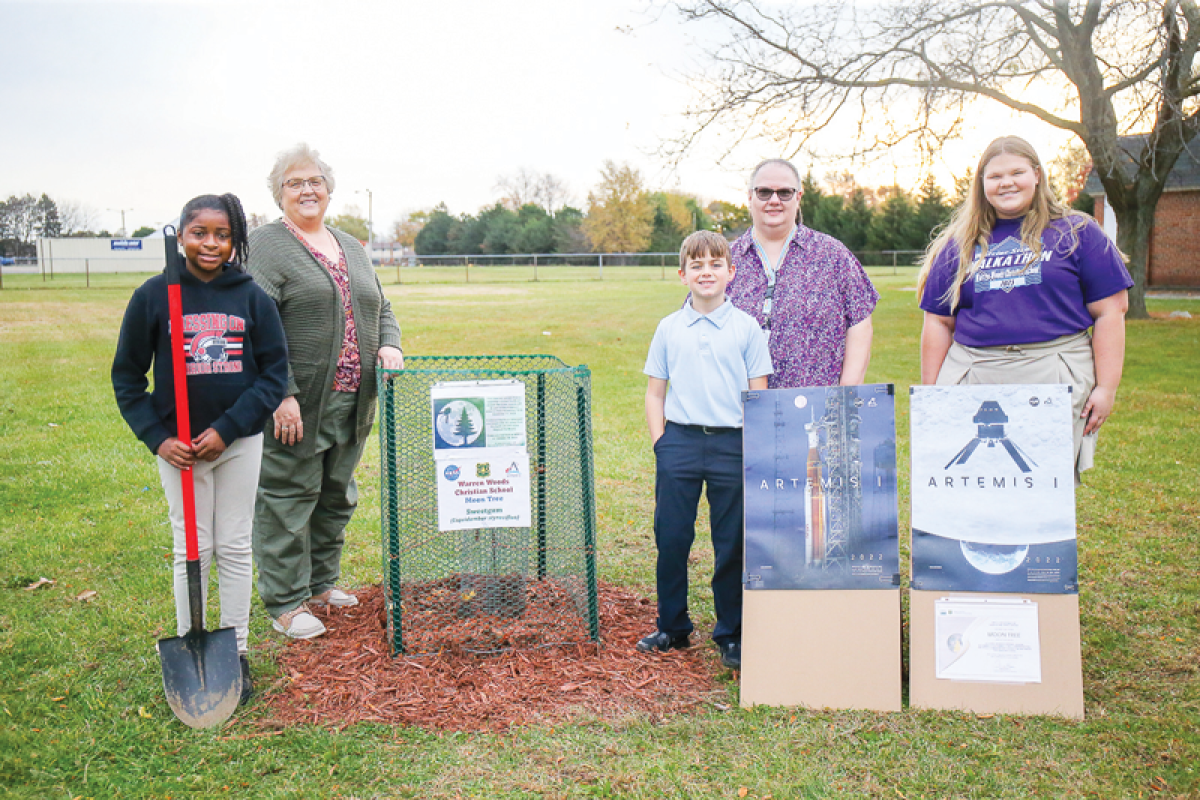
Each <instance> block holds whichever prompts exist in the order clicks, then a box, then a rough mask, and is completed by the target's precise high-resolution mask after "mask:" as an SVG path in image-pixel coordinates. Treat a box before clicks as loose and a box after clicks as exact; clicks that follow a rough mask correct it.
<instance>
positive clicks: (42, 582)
mask: <svg viewBox="0 0 1200 800" xmlns="http://www.w3.org/2000/svg"><path fill="white" fill-rule="evenodd" d="M53 585H54V581H52V580H50V579H49V578H38V579H37V580H36V581H34V582H33V583H31V584H29V585H28V586H26V587H25V591H27V592H32V591H34V590H35V589H40V588H42V587H43V586H53Z"/></svg>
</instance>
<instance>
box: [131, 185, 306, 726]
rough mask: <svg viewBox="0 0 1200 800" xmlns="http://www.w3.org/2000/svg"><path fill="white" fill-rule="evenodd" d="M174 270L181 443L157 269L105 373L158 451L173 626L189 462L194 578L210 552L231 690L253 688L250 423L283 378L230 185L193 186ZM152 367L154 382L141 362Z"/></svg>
mask: <svg viewBox="0 0 1200 800" xmlns="http://www.w3.org/2000/svg"><path fill="white" fill-rule="evenodd" d="M179 244H180V248H181V249H182V250H183V254H184V261H185V263H186V266H187V271H186V273H184V274H182V275H180V278H179V283H180V290H181V295H182V304H183V339H184V355H185V358H184V362H185V364H186V369H187V392H188V404H189V406H188V407H189V411H190V423H191V431H190V434H191V440H192V442H191V445H187V444H185V443H184V442H183V441H181V440H180V439H179V438H178V437H177V436H176V435H175V433H176V431H177V421H176V418H175V397H174V390H173V387H174V377H173V374H172V360H171V336H170V321H169V313H168V309H167V280H166V275H165V273H164V274H163V275H157V276H155V277H153V278H151V279H150V280H148V281H146V282H145V283H144V284H142V286H141V287H139V288H138V289H137V290H136V291H135V292H134V293H133V297H132V299H131V300H130V301H129V306H128V308H126V310H125V319H124V321H123V322H122V323H121V338H120V340H119V341H118V343H117V353H116V356H115V358H114V359H113V367H112V381H113V389H114V390H115V392H116V396H117V405H118V406H119V407H120V409H121V416H123V417H124V418H125V421H126V422H127V423H128V424H129V427H130V428H131V429H132V430H133V432H134V434H136V435H137V437H138V438H139V439H141V440H142V442H143V443H144V444H145V445H146V447H148V448H149V449H150V452H151V453H154V454H155V455H156V456H158V471H159V476H160V477H161V479H162V485H163V490H164V492H165V493H166V496H167V506H168V509H169V515H170V519H171V527H172V529H173V530H174V538H175V543H174V550H175V611H176V622H177V628H178V633H179V635H180V636H182V635H184V634H185V633H186V632H187V631H188V629H189V628H190V627H191V614H190V612H189V609H188V591H187V573H186V567H185V564H186V561H187V554H186V546H185V533H184V520H183V500H182V490H181V481H180V470H183V469H186V468H188V467H192V472H193V481H194V483H195V489H196V532H197V537H198V539H199V545H200V571H201V576H202V578H201V580H202V585H204V586H205V587H206V588H207V576H208V569H209V565H210V564H211V563H212V562H213V561H214V560H215V561H216V564H217V581H218V586H219V590H220V594H221V627H232V628H234V629H235V630H236V631H237V642H238V652H239V654H240V655H241V663H242V681H243V682H242V686H243V689H242V702H245V701H246V700H248V699H249V698H250V695H251V694H252V692H253V689H252V688H251V682H250V664H249V660H248V659H247V655H246V654H247V637H248V632H249V623H250V592H251V586H252V558H251V537H250V532H251V528H252V523H253V520H254V499H255V493H256V490H257V488H258V471H259V463H260V461H261V457H262V431H263V426H264V424H265V423H266V421H267V419H268V418H269V417H270V416H271V412H272V411H273V410H274V409H275V408H276V407H278V406H279V403H280V402H281V401H282V400H283V396H284V392H285V390H286V388H287V344H286V340H285V339H284V334H283V325H282V324H281V323H280V321H279V312H278V310H277V309H276V307H275V303H274V302H273V301H272V300H271V298H269V297H268V296H267V295H266V293H265V292H263V290H262V289H261V288H259V286H258V285H257V284H256V283H254V280H253V279H252V278H251V277H250V276H249V275H248V274H246V273H245V272H244V271H243V270H242V264H243V262H244V261H245V259H246V256H247V255H248V253H249V245H248V244H247V241H246V217H245V214H244V213H243V212H242V204H241V203H240V202H239V201H238V199H237V197H235V196H234V195H232V194H225V195H221V196H220V197H217V196H215V195H201V196H200V197H197V198H195V199H193V200H191V201H189V202H188V204H187V205H185V206H184V207H183V212H182V213H181V214H180V216H179ZM151 367H153V370H154V390H153V392H151V391H148V388H149V382H148V380H147V377H146V376H147V373H148V372H149V371H150V369H151Z"/></svg>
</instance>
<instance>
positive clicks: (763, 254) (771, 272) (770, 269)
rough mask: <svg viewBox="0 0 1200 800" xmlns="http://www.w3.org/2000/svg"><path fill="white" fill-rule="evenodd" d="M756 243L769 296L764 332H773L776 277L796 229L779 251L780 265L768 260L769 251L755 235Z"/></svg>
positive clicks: (766, 305) (765, 310) (766, 300)
mask: <svg viewBox="0 0 1200 800" xmlns="http://www.w3.org/2000/svg"><path fill="white" fill-rule="evenodd" d="M750 236H751V238H752V239H753V241H754V248H755V249H756V250H757V251H758V260H759V261H761V262H762V265H763V272H765V273H766V275H767V295H766V297H764V298H763V324H762V329H763V330H764V331H770V330H771V312H772V311H773V310H774V307H775V302H774V299H773V298H774V297H775V277H776V276H777V275H778V274H779V268H780V267H782V266H783V260H784V259H785V258H787V251H788V247H789V246H790V245H791V243H792V239H794V238H795V236H796V229H795V228H792V232H791V234H789V235H788V238H787V240H786V241H785V242H784V244H783V249H781V250H780V251H779V261H778V263H772V262H771V259H769V258H767V251H766V250H764V249H763V246H762V245H761V244H759V243H758V239H755V238H754V234H753V233H751V234H750Z"/></svg>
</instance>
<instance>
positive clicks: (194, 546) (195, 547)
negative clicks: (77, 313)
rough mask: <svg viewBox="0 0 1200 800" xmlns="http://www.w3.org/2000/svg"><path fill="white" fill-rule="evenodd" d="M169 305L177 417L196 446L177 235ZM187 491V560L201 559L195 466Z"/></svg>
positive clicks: (171, 252) (170, 258)
mask: <svg viewBox="0 0 1200 800" xmlns="http://www.w3.org/2000/svg"><path fill="white" fill-rule="evenodd" d="M165 238H166V240H167V242H166V247H167V307H168V313H169V317H170V320H171V364H172V370H173V372H174V374H175V418H176V420H177V421H178V422H179V431H178V436H179V441H181V442H183V443H184V444H185V445H187V446H188V447H191V446H192V423H191V419H190V418H189V417H188V393H187V365H186V364H184V359H183V299H182V296H181V294H180V290H179V273H180V271H181V270H182V268H183V265H182V264H181V263H180V262H182V261H183V259H182V258H180V257H179V246H178V244H177V240H176V237H175V236H174V235H167V236H166V237H165ZM179 477H180V483H181V489H182V491H183V528H184V533H185V534H186V539H187V560H188V561H199V560H200V545H199V543H198V541H197V536H196V489H195V486H194V485H193V483H192V468H191V467H188V468H187V469H185V470H182V471H181V474H180V476H179Z"/></svg>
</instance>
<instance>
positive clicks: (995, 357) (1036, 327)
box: [917, 136, 1133, 476]
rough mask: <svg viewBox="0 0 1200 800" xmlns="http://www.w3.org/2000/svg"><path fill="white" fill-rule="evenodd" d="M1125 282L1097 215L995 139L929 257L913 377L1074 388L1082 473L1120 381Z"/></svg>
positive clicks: (1024, 155) (1023, 149) (1035, 163)
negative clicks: (1059, 193)
mask: <svg viewBox="0 0 1200 800" xmlns="http://www.w3.org/2000/svg"><path fill="white" fill-rule="evenodd" d="M1132 285H1133V281H1132V280H1131V279H1130V277H1129V272H1128V270H1126V268H1125V262H1124V258H1123V257H1122V256H1121V253H1120V252H1119V251H1118V250H1117V247H1116V245H1114V244H1113V242H1112V240H1110V239H1109V238H1108V236H1106V235H1105V234H1104V231H1102V230H1101V229H1100V226H1099V225H1097V224H1096V221H1095V220H1094V219H1092V218H1091V217H1089V216H1087V215H1086V214H1082V213H1080V212H1077V211H1073V210H1071V209H1069V208H1067V207H1065V206H1063V205H1062V204H1061V203H1059V202H1058V200H1057V199H1056V198H1055V197H1054V194H1053V193H1052V192H1051V190H1050V188H1049V186H1048V184H1047V181H1046V176H1045V175H1044V174H1043V171H1042V168H1041V163H1040V162H1039V160H1038V157H1037V153H1036V152H1034V149H1033V147H1032V146H1030V144H1029V143H1028V142H1026V141H1025V140H1024V139H1020V138H1018V137H1015V136H1005V137H1002V138H1000V139H996V140H995V141H994V142H992V143H991V144H990V145H988V147H987V149H986V150H984V151H983V155H982V156H981V157H980V159H979V164H978V166H977V167H976V170H975V180H974V183H973V184H972V187H971V192H970V195H969V196H968V197H967V199H966V200H965V201H964V202H963V204H962V205H961V206H960V207H959V208H958V209H957V210H956V211H955V212H954V215H953V217H952V218H951V220H950V223H949V224H948V225H947V226H946V228H945V230H943V231H942V233H941V234H940V235H939V236H938V237H937V238H936V239H935V240H934V242H933V243H932V244H931V245H930V246H929V250H928V251H927V252H926V254H925V261H924V264H923V265H922V268H921V274H920V276H919V278H918V281H917V293H918V296H919V297H920V303H921V308H922V310H924V312H925V322H924V325H923V327H922V330H921V382H922V383H926V384H931V383H935V382H936V383H938V384H940V385H947V384H958V383H972V384H978V383H1066V384H1070V385H1072V387H1073V390H1072V398H1073V404H1074V407H1075V408H1074V410H1075V413H1076V424H1075V456H1076V462H1075V467H1076V475H1077V476H1078V473H1079V472H1082V471H1083V470H1086V469H1088V468H1090V467H1091V466H1092V458H1093V454H1094V452H1095V435H1096V432H1097V431H1098V430H1099V429H1100V426H1101V425H1103V424H1104V421H1105V420H1106V419H1108V416H1109V414H1111V413H1112V408H1113V402H1114V400H1115V398H1116V393H1117V386H1118V385H1119V384H1120V382H1121V369H1122V366H1123V363H1124V360H1125V312H1126V310H1127V309H1128V308H1129V297H1128V292H1127V290H1128V288H1129V287H1130V286H1132ZM1089 328H1092V329H1093V331H1094V332H1093V333H1092V334H1091V335H1090V336H1089V334H1088V329H1089Z"/></svg>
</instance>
